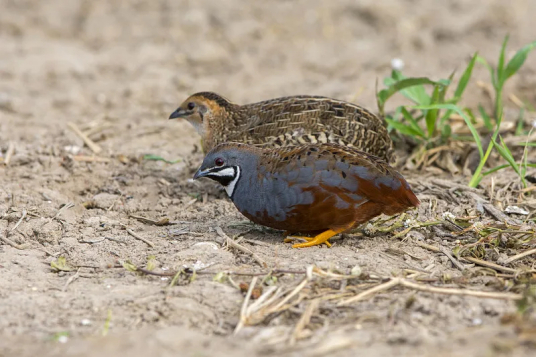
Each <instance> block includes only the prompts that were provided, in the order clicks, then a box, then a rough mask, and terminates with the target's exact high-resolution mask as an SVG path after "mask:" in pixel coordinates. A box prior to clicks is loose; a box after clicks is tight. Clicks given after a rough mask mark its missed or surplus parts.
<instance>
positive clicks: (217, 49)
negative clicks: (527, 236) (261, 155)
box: [0, 0, 536, 357]
mask: <svg viewBox="0 0 536 357" xmlns="http://www.w3.org/2000/svg"><path fill="white" fill-rule="evenodd" d="M0 8H1V9H2V11H1V12H0V42H1V47H0V54H1V56H0V154H1V156H0V158H1V159H0V160H2V161H3V162H5V160H6V159H7V156H8V151H10V146H12V147H13V148H14V151H13V155H10V156H11V157H10V159H9V164H8V165H5V166H4V165H2V166H0V235H1V237H2V243H0V356H13V355H19V356H30V355H35V354H36V353H39V354H41V355H50V356H52V355H63V356H81V355H84V356H100V355H103V354H106V355H119V354H125V355H129V356H133V357H134V356H146V355H163V356H166V355H177V353H178V352H180V353H181V355H185V356H186V355H187V356H194V355H195V356H209V355H218V356H227V355H229V356H231V355H233V356H241V355H248V356H249V355H284V356H287V355H288V356H298V355H325V354H330V355H334V356H344V355H355V354H356V353H361V354H362V355H397V356H404V355H408V356H415V355H422V356H425V355H432V354H433V355H434V356H458V355H459V356H462V355H463V356H465V355H472V356H495V355H527V356H528V355H532V354H533V353H534V349H533V347H531V344H530V343H529V342H530V339H531V337H530V336H531V335H530V333H525V334H520V333H519V330H518V329H517V328H516V327H515V326H514V325H508V324H502V323H501V320H504V317H505V316H508V315H509V314H512V313H514V312H515V311H516V305H515V303H514V302H512V301H511V300H498V299H483V298H476V297H464V296H452V295H439V294H432V293H427V292H418V291H415V290H411V289H405V288H395V289H392V290H389V291H384V292H381V293H379V294H377V295H375V296H374V297H369V298H366V299H364V300H362V301H359V302H357V303H354V304H351V305H348V306H339V305H338V302H339V300H337V299H335V298H333V299H327V298H326V299H323V297H326V296H333V294H336V293H341V294H342V293H348V294H350V295H355V294H356V293H357V292H360V291H364V290H365V289H366V288H370V287H372V286H374V285H375V284H377V283H378V280H374V277H382V278H388V277H390V276H394V275H396V276H410V277H411V276H413V277H418V278H419V279H421V282H423V283H426V284H431V285H433V284H434V282H435V283H437V284H438V286H443V287H449V288H461V289H466V288H467V289H474V290H481V291H491V292H504V291H505V290H508V289H509V288H511V286H509V285H508V284H509V281H510V280H508V279H506V278H505V277H501V274H503V275H508V272H506V273H505V272H504V271H496V270H493V269H491V270H490V269H488V268H484V267H481V266H478V265H474V264H472V263H470V262H468V261H463V262H462V263H463V264H464V266H465V268H466V269H465V270H464V271H463V272H462V271H460V269H458V268H457V267H455V266H454V265H453V264H452V262H451V261H450V260H449V258H448V257H447V256H446V255H445V254H443V253H440V252H435V251H430V250H429V249H426V248H424V247H423V245H422V244H418V243H416V242H420V243H424V244H428V245H433V246H435V247H442V248H446V249H449V250H451V249H453V248H454V247H455V246H456V245H457V243H456V241H457V240H460V241H464V239H465V240H467V241H476V239H475V234H474V233H473V232H466V233H464V234H461V235H457V236H454V235H452V234H450V232H452V231H453V230H455V227H453V226H452V225H451V224H450V225H449V223H445V222H443V223H442V224H440V225H437V226H430V227H423V228H416V229H413V230H411V231H410V232H409V233H408V234H407V235H406V236H405V237H404V238H405V239H404V240H401V239H398V238H397V237H396V236H395V234H396V232H400V231H402V230H403V229H404V227H403V226H401V227H400V228H397V229H396V230H395V231H394V232H389V233H381V232H378V231H375V232H374V229H372V231H373V232H371V231H370V229H369V230H367V232H368V233H364V232H363V231H362V230H358V231H357V232H356V233H355V234H348V235H345V236H344V237H342V238H340V239H337V240H334V243H335V244H334V245H333V247H332V248H331V249H327V248H326V247H314V248H310V249H305V250H295V249H292V248H291V247H290V245H289V244H286V243H283V242H282V236H281V233H280V232H276V231H271V230H267V229H262V228H260V227H257V226H251V225H244V224H242V223H243V221H244V218H243V217H242V216H241V215H240V214H239V213H238V212H237V211H236V209H235V208H234V206H233V205H232V203H231V202H230V201H229V200H228V199H227V198H226V197H225V195H224V193H222V192H221V191H220V190H219V189H218V188H217V187H216V186H215V185H214V184H212V183H211V182H192V181H191V180H189V179H190V178H191V176H192V175H193V172H194V170H195V169H196V168H197V167H198V165H199V164H200V163H201V160H202V158H203V157H202V154H201V153H199V151H198V149H196V146H198V145H199V138H198V137H197V136H196V134H195V133H194V130H193V128H191V127H190V126H189V125H188V124H187V123H177V122H169V121H167V120H166V118H167V116H168V115H169V113H170V112H171V111H172V110H174V109H175V108H176V106H177V104H178V103H179V102H180V101H181V100H182V99H183V98H185V97H186V96H187V95H188V94H191V93H193V92H196V91H199V90H214V91H216V92H220V93H222V94H224V95H225V96H227V97H229V98H231V99H232V100H233V101H236V102H241V103H245V102H253V101H256V100H262V99H267V98H272V97H276V96H283V95H291V94H322V95H327V96H331V97H337V98H341V99H344V100H350V101H353V102H356V103H359V104H362V105H364V106H366V107H368V108H370V109H375V106H374V103H375V101H374V83H375V80H376V78H382V77H384V76H385V75H387V74H388V73H389V63H390V60H391V59H392V58H394V57H400V58H402V59H404V61H405V63H406V69H407V70H406V72H407V74H408V75H431V76H432V77H433V78H444V77H447V76H448V75H449V74H450V72H451V71H452V70H453V69H455V68H458V69H459V68H463V66H464V64H465V63H466V61H467V59H468V57H469V56H470V55H472V53H473V52H474V51H476V50H478V51H479V53H480V54H481V55H483V56H485V57H486V58H495V57H496V54H497V53H498V51H499V46H500V43H501V41H502V38H503V36H504V34H505V33H506V32H509V33H510V35H511V44H510V46H511V48H519V47H521V46H522V45H524V44H526V43H528V42H529V41H531V40H534V38H533V37H534V36H533V35H532V36H531V34H533V23H532V22H533V21H532V17H531V16H529V14H533V13H535V11H536V5H535V3H534V2H532V1H522V0H516V1H510V2H508V3H505V2H503V1H500V0H495V1H487V2H481V1H480V2H478V1H477V2H473V1H471V2H470V1H445V2H441V3H439V2H434V3H432V2H427V1H424V0H421V1H409V0H407V1H394V0H393V1H382V2H377V1H361V2H359V3H356V2H353V1H339V2H337V3H328V2H323V1H294V2H287V1H276V2H274V3H273V4H261V3H260V2H259V3H257V2H248V3H244V2H239V1H235V0H232V1H228V2H226V4H225V6H223V5H222V4H221V2H210V1H196V2H192V1H165V0H162V1H156V2H151V1H120V2H119V1H118V2H107V1H101V0H95V1H84V0H77V1H74V0H73V1H69V2H57V1H51V0H47V1H36V0H26V1H10V0H1V1H0ZM487 76H488V74H487V73H486V71H485V70H483V69H481V68H479V69H476V70H475V77H476V79H478V80H482V81H487V80H488V79H487V78H488V77H487ZM468 92H469V93H470V94H468V97H467V99H466V101H467V103H466V104H467V105H469V106H472V107H476V104H477V103H480V102H484V103H486V105H488V103H489V102H488V98H487V97H486V93H485V92H482V90H481V89H480V88H479V87H477V86H476V85H475V84H474V83H472V84H471V86H470V88H469V89H468ZM506 93H515V94H516V95H518V96H520V97H522V98H523V99H525V100H527V101H529V102H531V103H533V105H534V103H536V63H535V62H534V60H533V58H532V57H531V60H530V61H527V64H526V66H525V67H524V68H523V69H522V71H521V72H520V75H519V76H516V77H514V78H513V79H512V81H511V83H510V85H509V86H508V88H507V89H506ZM397 101H400V102H402V99H401V98H396V99H394V102H393V103H392V104H393V105H394V103H396V102H397ZM507 105H509V106H513V104H511V103H508V104H507ZM514 109H515V108H514ZM69 123H74V124H75V125H76V126H78V127H79V128H80V129H82V130H84V131H85V132H86V133H88V135H89V137H90V138H91V139H92V140H93V141H94V142H95V143H96V144H97V145H99V146H100V147H101V148H102V151H101V152H100V153H99V154H98V155H97V157H99V158H103V160H102V162H97V161H95V160H94V159H89V160H90V161H87V160H88V158H87V156H89V157H91V156H92V155H93V152H92V150H90V148H88V147H87V146H85V145H84V143H83V141H82V140H81V139H80V137H79V136H78V135H76V134H75V133H74V132H73V130H71V129H70V127H69ZM145 154H154V155H159V156H162V157H164V158H166V159H169V160H176V159H178V160H179V161H178V162H176V163H165V162H162V161H147V160H142V159H141V158H142V157H143V155H145ZM400 154H401V155H400V157H401V158H402V161H403V158H404V157H405V156H406V155H405V154H404V153H403V152H400ZM517 154H519V153H517ZM529 158H530V159H531V160H534V159H535V155H534V153H532V152H531V153H530V156H529ZM91 160H93V161H91ZM400 164H401V165H402V164H403V162H401V163H400ZM402 166H403V165H402ZM403 174H404V175H405V176H406V177H407V178H408V180H409V181H410V183H411V184H412V187H413V188H414V190H415V192H416V193H417V195H418V197H419V198H420V199H421V201H422V205H421V206H420V208H419V209H418V210H415V211H410V212H408V213H407V215H406V216H405V217H402V218H401V219H399V218H395V219H394V220H393V221H390V222H387V223H385V224H383V225H380V227H382V228H383V229H388V228H389V227H393V225H396V224H397V222H398V223H400V222H404V221H406V220H408V219H410V220H414V221H417V222H425V221H428V222H430V221H435V220H443V217H444V216H443V214H444V213H445V212H450V213H452V214H453V215H454V216H456V217H466V216H476V218H473V220H472V221H471V222H472V223H474V222H482V223H483V224H488V223H489V224H499V223H500V222H499V221H501V219H503V218H504V217H506V216H504V213H502V209H504V208H505V207H506V206H508V205H519V206H521V207H522V208H523V209H526V210H529V211H531V212H532V211H533V210H534V208H535V207H534V198H528V199H527V200H526V201H524V202H518V201H517V193H516V190H518V189H519V188H520V186H519V183H518V179H517V178H516V176H515V175H514V174H513V173H511V172H508V171H504V173H501V174H500V175H497V176H495V178H494V180H495V181H494V184H495V188H494V191H493V192H494V193H495V201H494V202H493V203H494V207H497V208H496V209H497V210H498V211H499V213H501V214H502V215H503V216H501V215H500V214H499V215H498V213H497V212H494V211H492V214H490V212H489V210H486V209H485V207H484V206H485V205H484V204H483V203H482V202H480V203H479V201H478V199H476V198H475V196H473V195H472V194H474V195H476V196H477V197H482V198H484V199H485V203H486V204H487V202H488V200H489V198H490V193H491V192H492V191H491V182H490V180H485V181H483V183H482V187H481V188H479V189H478V190H474V191H468V190H465V189H461V188H460V187H463V185H464V184H465V183H466V182H467V181H468V177H466V176H463V175H462V174H459V175H457V176H452V175H451V174H450V173H448V172H445V171H442V170H440V169H438V168H425V169H423V170H420V171H416V170H410V171H408V170H405V171H403ZM532 174H533V173H532ZM445 181H446V182H447V185H446V186H447V187H445ZM510 182H515V183H513V184H512V183H510ZM449 183H450V184H451V185H450V186H449ZM456 184H457V185H460V186H456ZM532 197H533V196H532ZM493 213H495V215H494V214H493ZM497 215H498V216H497ZM21 217H22V219H21ZM140 217H143V218H146V219H148V220H143V219H140ZM397 219H398V221H397ZM507 219H508V220H511V221H512V223H514V224H519V226H520V227H522V228H523V229H526V230H530V229H532V230H533V229H534V225H533V224H530V223H522V220H523V219H524V217H523V216H520V215H509V216H508V217H507ZM167 220H168V221H169V222H168V224H166V225H155V224H154V223H155V222H157V223H158V222H159V223H166V222H167ZM409 222H411V221H409ZM376 223H378V222H376ZM218 227H220V228H221V230H222V231H223V232H224V234H226V235H228V236H229V237H233V236H236V235H239V234H240V238H239V240H238V243H239V244H240V245H241V246H243V247H245V248H247V249H248V250H250V251H252V252H254V253H255V255H256V257H257V261H256V260H255V259H254V258H253V257H252V255H251V254H249V253H244V252H243V251H240V250H237V249H234V248H226V247H225V245H224V244H222V242H223V243H224V240H223V238H222V236H221V234H218ZM129 232H131V233H133V234H131V233H129ZM135 236H137V237H141V238H142V239H144V240H145V241H143V240H140V239H137V238H135ZM514 238H515V237H514V234H511V235H509V234H505V235H504V239H506V240H507V241H508V239H514ZM486 249H487V256H486V257H487V258H489V260H490V261H492V262H494V263H497V262H500V259H501V258H503V259H504V257H505V256H502V255H501V254H503V255H504V254H506V255H507V256H510V255H513V254H515V252H513V251H508V250H507V249H502V248H501V249H500V250H498V251H495V250H494V249H493V248H492V247H486ZM497 252H498V253H497ZM258 261H261V262H263V263H265V264H266V266H267V267H268V268H273V269H279V270H286V271H295V272H298V273H295V274H288V273H286V274H279V275H277V279H276V280H275V279H269V280H267V281H265V284H264V289H265V290H269V289H270V286H268V284H274V286H277V287H281V288H282V289H293V288H295V287H296V286H297V285H298V284H299V283H300V282H301V281H302V280H303V277H304V275H301V274H299V272H304V271H305V270H306V268H307V267H308V266H312V265H314V266H316V267H318V268H319V269H322V271H323V272H332V273H333V274H335V273H336V274H350V273H352V272H353V273H354V274H357V275H355V276H357V277H358V278H348V279H343V280H337V279H329V278H322V277H320V276H318V275H314V276H313V280H312V281H310V282H308V283H307V284H306V286H304V287H303V289H302V290H300V292H299V294H298V295H297V296H296V299H294V300H290V301H291V302H294V303H292V304H291V306H285V308H284V309H283V311H282V312H279V313H273V314H271V315H269V316H266V317H265V318H263V319H262V321H257V322H258V323H256V324H254V325H252V326H245V327H243V328H242V329H241V330H240V331H239V332H238V333H237V334H236V335H234V334H233V331H234V330H235V327H236V326H237V324H238V323H239V320H240V311H241V307H242V303H243V300H244V293H243V292H241V291H240V290H239V289H237V288H236V287H235V286H234V285H238V284H241V283H246V284H248V283H250V282H251V279H252V278H251V277H249V276H240V275H239V276H233V277H232V281H229V280H225V279H223V278H222V277H221V276H218V277H217V278H216V279H214V278H215V276H216V273H218V272H222V271H234V272H242V273H244V272H261V271H266V270H267V268H264V267H260V266H259V263H258ZM121 262H130V263H132V264H134V265H136V266H140V267H147V266H152V267H153V271H155V272H159V273H165V272H171V271H176V270H178V269H181V268H184V267H188V268H192V269H200V268H204V269H205V270H204V272H212V273H213V274H197V275H196V276H195V279H192V278H191V276H189V275H182V276H181V277H179V279H178V280H177V281H176V283H175V285H174V286H172V287H170V282H171V280H172V277H167V276H166V277H164V276H147V275H143V274H137V273H135V272H132V271H129V270H128V269H125V268H124V267H123V266H122V265H121ZM51 264H52V265H55V266H56V267H57V268H59V271H58V269H54V268H52V266H51ZM532 264H533V263H532V260H531V257H526V258H524V259H521V260H518V261H516V262H515V263H512V264H510V265H508V266H507V267H506V268H507V269H508V268H509V269H512V270H516V269H530V268H531V265H532ZM259 279H262V277H260V278H259ZM371 279H372V280H371ZM233 282H234V284H233ZM313 298H314V299H316V300H318V301H317V302H315V303H314V304H316V308H314V307H315V305H313V303H312V302H311V301H313V300H314V299H313ZM306 312H308V313H310V318H309V319H308V321H307V319H305V320H304V314H305V313H306ZM305 317H307V316H305ZM300 321H301V322H300ZM304 322H305V325H304V326H302V327H303V328H300V325H299V324H300V323H304ZM532 338H533V337H532ZM291 342H293V343H291Z"/></svg>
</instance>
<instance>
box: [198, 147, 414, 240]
mask: <svg viewBox="0 0 536 357" xmlns="http://www.w3.org/2000/svg"><path fill="white" fill-rule="evenodd" d="M199 177H208V178H211V179H213V180H216V181H218V182H220V183H221V184H222V185H223V186H224V187H225V190H226V191H227V193H228V195H229V196H230V198H231V200H232V201H233V202H234V204H235V206H236V207H237V208H238V210H239V211H240V212H241V213H242V214H243V215H244V216H246V217H247V218H249V219H250V220H252V221H253V222H255V223H258V224H262V225H265V226H268V227H272V228H275V229H281V230H285V231H289V232H303V233H313V234H315V237H314V238H309V237H301V238H303V239H305V240H307V241H308V242H307V243H303V244H297V245H295V246H294V247H299V248H302V247H309V246H313V245H317V244H321V243H327V242H328V239H329V238H330V237H332V236H334V235H336V234H338V233H341V232H344V231H347V230H349V229H352V228H354V227H356V226H358V225H360V224H362V223H365V222H367V221H368V220H370V219H372V218H374V217H376V216H378V215H380V214H386V215H394V214H397V213H401V212H403V211H405V210H406V209H408V208H411V207H416V206H418V205H419V200H418V199H417V197H416V196H415V194H414V193H413V192H412V191H411V188H410V186H409V184H408V183H407V182H406V180H405V179H404V178H403V177H402V175H400V174H399V173H398V172H397V171H396V170H395V169H394V168H392V167H391V166H389V165H388V164H387V162H385V161H384V160H382V159H380V158H378V157H376V156H373V155H370V154H367V153H364V152H361V151H359V150H357V149H355V148H351V147H346V146H342V145H338V144H331V143H328V144H305V145H300V146H297V147H284V148H277V149H263V148H258V147H254V146H251V145H247V144H240V143H224V144H221V145H218V146H217V147H215V148H214V149H212V150H211V151H210V152H209V153H208V154H207V156H206V157H205V159H204V160H203V164H202V165H201V167H200V169H199V170H198V171H197V173H196V174H195V176H194V178H199ZM319 232H320V234H317V233H319Z"/></svg>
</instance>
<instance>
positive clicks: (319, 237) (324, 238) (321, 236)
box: [285, 229, 346, 248]
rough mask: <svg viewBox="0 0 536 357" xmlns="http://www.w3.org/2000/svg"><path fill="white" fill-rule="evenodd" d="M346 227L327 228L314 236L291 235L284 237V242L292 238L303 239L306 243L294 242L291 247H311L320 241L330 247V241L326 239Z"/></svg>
mask: <svg viewBox="0 0 536 357" xmlns="http://www.w3.org/2000/svg"><path fill="white" fill-rule="evenodd" d="M345 230H346V229H340V230H336V231H334V230H331V229H328V230H327V231H325V232H323V233H320V234H319V235H317V236H315V237H296V236H291V237H288V238H286V239H285V243H289V242H291V241H292V240H293V239H304V240H306V241H307V243H298V244H294V245H293V246H292V248H307V247H313V246H315V245H320V244H322V243H325V244H326V245H327V246H328V248H331V243H330V242H328V240H329V239H330V238H331V237H333V236H334V235H337V234H339V233H341V232H344V231H345Z"/></svg>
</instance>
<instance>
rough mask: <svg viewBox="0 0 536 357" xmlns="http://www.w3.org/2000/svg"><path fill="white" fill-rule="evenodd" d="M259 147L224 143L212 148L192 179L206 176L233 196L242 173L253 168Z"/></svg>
mask: <svg viewBox="0 0 536 357" xmlns="http://www.w3.org/2000/svg"><path fill="white" fill-rule="evenodd" d="M259 152H260V149H257V148H254V147H252V146H250V145H245V144H240V143H224V144H220V145H218V146H216V147H215V148H214V149H212V150H211V151H210V152H209V153H208V154H207V156H205V159H204V160H203V163H202V164H201V167H200V168H199V170H197V172H196V173H195V175H194V180H196V179H198V178H201V177H207V178H210V179H212V180H214V181H217V182H219V183H220V184H221V185H222V186H223V187H224V188H225V191H227V194H228V195H229V197H231V198H233V193H234V192H235V188H236V186H237V184H238V182H239V181H240V178H241V177H242V175H243V174H244V173H248V172H251V171H253V170H254V167H255V165H257V160H258V157H259Z"/></svg>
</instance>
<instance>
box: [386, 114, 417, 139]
mask: <svg viewBox="0 0 536 357" xmlns="http://www.w3.org/2000/svg"><path fill="white" fill-rule="evenodd" d="M385 121H386V122H387V123H388V124H389V125H390V126H392V127H393V128H395V129H396V130H397V131H398V132H399V133H401V134H404V135H406V136H410V137H412V138H416V137H419V136H420V137H422V135H421V133H419V132H418V131H417V130H415V129H413V128H412V127H411V126H409V125H405V124H402V123H401V122H399V121H396V120H393V119H389V118H385Z"/></svg>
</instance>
